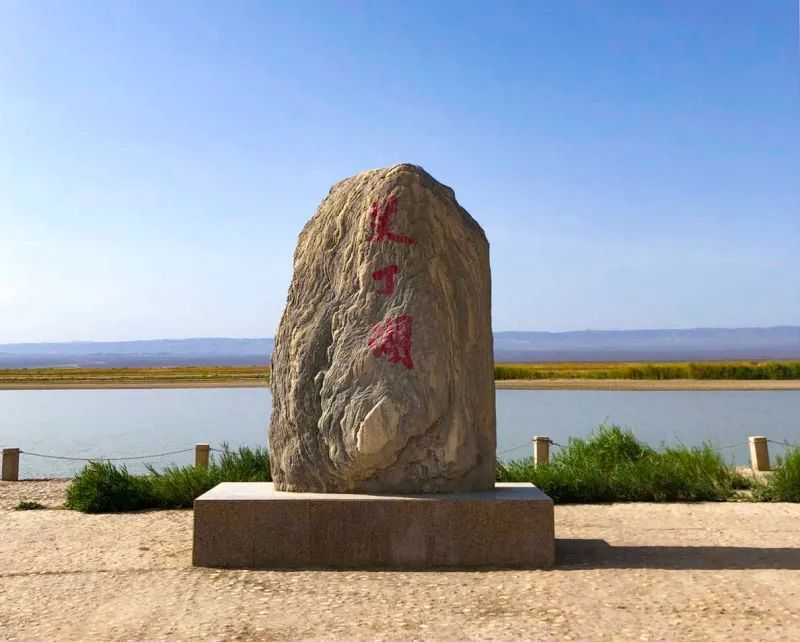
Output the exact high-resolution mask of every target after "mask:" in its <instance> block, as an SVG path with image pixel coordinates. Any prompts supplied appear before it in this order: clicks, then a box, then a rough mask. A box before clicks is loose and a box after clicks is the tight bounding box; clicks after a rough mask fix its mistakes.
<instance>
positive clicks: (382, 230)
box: [369, 196, 417, 244]
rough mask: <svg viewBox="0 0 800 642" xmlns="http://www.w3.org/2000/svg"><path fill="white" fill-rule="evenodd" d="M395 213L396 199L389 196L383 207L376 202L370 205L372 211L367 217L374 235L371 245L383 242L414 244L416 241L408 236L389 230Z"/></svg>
mask: <svg viewBox="0 0 800 642" xmlns="http://www.w3.org/2000/svg"><path fill="white" fill-rule="evenodd" d="M396 213H397V197H396V196H390V197H389V198H388V199H386V202H385V203H384V204H383V205H380V203H378V201H375V202H374V203H373V204H372V209H371V210H370V211H369V216H370V218H371V219H372V222H371V223H370V224H369V226H370V227H371V228H372V229H373V231H374V233H373V235H372V238H371V239H370V241H372V242H373V243H382V242H383V241H394V242H395V243H408V244H414V243H416V242H417V241H416V239H412V238H411V237H410V236H401V235H400V234H395V233H394V232H392V231H391V230H390V229H389V228H390V227H391V225H392V218H394V215H395V214H396Z"/></svg>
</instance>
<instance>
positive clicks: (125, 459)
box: [19, 447, 194, 461]
mask: <svg viewBox="0 0 800 642" xmlns="http://www.w3.org/2000/svg"><path fill="white" fill-rule="evenodd" d="M192 450H194V448H193V447H192V448H184V449H182V450H173V451H171V452H167V453H157V454H155V455H137V456H135V457H62V456H59V455H43V454H42V453H32V452H30V451H27V450H20V451H19V453H20V455H30V456H31V457H44V458H45V459H64V460H66V461H131V460H134V459H155V458H156V457H167V456H168V455H179V454H181V453H188V452H191V451H192Z"/></svg>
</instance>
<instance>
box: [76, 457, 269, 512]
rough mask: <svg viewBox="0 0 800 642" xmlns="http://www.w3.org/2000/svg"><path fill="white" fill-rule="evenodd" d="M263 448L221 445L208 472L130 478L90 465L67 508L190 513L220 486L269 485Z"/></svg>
mask: <svg viewBox="0 0 800 642" xmlns="http://www.w3.org/2000/svg"><path fill="white" fill-rule="evenodd" d="M271 478H272V477H271V475H270V468H269V459H268V457H267V453H266V450H265V449H264V448H255V449H252V448H246V447H245V448H239V449H237V450H230V449H229V448H228V447H227V445H225V444H223V447H222V453H221V454H220V457H219V461H217V460H216V459H212V461H211V463H210V464H209V466H208V468H200V467H198V466H169V467H167V468H165V469H164V470H161V471H159V470H156V469H155V468H154V467H152V466H148V474H147V475H143V476H136V475H131V474H130V473H129V472H128V471H127V469H126V468H125V467H124V466H119V467H118V466H115V465H114V464H112V463H111V462H91V463H90V464H88V465H87V466H86V467H85V468H84V469H83V470H82V471H81V472H80V473H78V474H77V475H76V476H75V478H74V479H73V480H72V483H71V484H70V485H69V488H68V489H67V504H66V505H67V508H71V509H73V510H79V511H82V512H84V513H122V512H127V511H133V510H141V509H144V508H191V506H192V504H193V502H194V500H195V498H196V497H198V496H199V495H202V494H203V493H205V492H206V491H207V490H210V489H212V488H213V487H214V486H216V485H217V484H219V483H220V482H227V481H233V482H239V481H270V480H271Z"/></svg>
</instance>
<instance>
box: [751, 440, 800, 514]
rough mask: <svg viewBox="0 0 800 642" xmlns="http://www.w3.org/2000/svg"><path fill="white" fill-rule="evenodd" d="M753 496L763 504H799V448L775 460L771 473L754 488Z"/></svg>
mask: <svg viewBox="0 0 800 642" xmlns="http://www.w3.org/2000/svg"><path fill="white" fill-rule="evenodd" d="M753 496H754V497H755V498H756V499H758V500H760V501H765V502H800V448H790V449H789V450H788V451H787V452H786V455H785V456H783V457H776V458H775V466H773V468H772V472H770V473H767V474H766V475H765V477H764V480H763V481H761V482H759V483H758V484H757V485H756V486H755V488H754V489H753Z"/></svg>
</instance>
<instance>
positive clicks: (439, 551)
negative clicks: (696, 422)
mask: <svg viewBox="0 0 800 642" xmlns="http://www.w3.org/2000/svg"><path fill="white" fill-rule="evenodd" d="M554 558H555V538H554V528H553V501H552V500H551V499H550V498H549V497H548V496H547V495H545V494H544V493H542V492H541V491H540V490H539V489H537V488H536V487H534V486H533V485H531V484H497V485H496V486H495V488H494V490H493V491H489V492H485V493H463V494H436V495H362V494H358V495H344V494H333V493H330V494H328V493H289V492H283V491H277V490H275V489H274V487H273V485H272V484H271V483H266V482H241V483H223V484H219V485H218V486H216V487H214V488H212V489H211V490H210V491H208V492H207V493H205V494H203V495H201V496H200V497H198V498H197V499H196V500H195V502H194V549H193V556H192V560H193V563H194V565H195V566H212V567H223V568H437V567H466V568H470V567H481V566H489V567H519V568H546V567H549V566H551V565H552V564H553V562H554Z"/></svg>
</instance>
